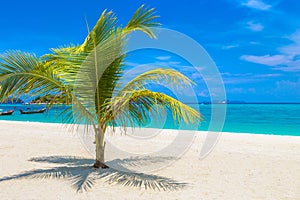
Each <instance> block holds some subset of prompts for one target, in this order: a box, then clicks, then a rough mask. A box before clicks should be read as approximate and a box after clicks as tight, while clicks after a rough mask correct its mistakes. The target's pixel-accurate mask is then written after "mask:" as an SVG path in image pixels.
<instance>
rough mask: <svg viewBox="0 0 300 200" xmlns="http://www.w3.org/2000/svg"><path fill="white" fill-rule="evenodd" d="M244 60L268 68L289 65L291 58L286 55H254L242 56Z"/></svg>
mask: <svg viewBox="0 0 300 200" xmlns="http://www.w3.org/2000/svg"><path fill="white" fill-rule="evenodd" d="M241 59H242V60H245V61H248V62H253V63H257V64H262V65H268V66H277V65H282V64H287V63H288V62H289V58H288V57H287V56H285V55H273V56H271V55H264V56H253V55H243V56H241Z"/></svg>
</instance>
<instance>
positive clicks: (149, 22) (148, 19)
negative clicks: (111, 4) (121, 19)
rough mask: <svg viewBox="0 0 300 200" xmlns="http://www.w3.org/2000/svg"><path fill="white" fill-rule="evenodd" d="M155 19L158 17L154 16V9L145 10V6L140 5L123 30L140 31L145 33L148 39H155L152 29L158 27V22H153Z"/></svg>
mask: <svg viewBox="0 0 300 200" xmlns="http://www.w3.org/2000/svg"><path fill="white" fill-rule="evenodd" d="M157 18H158V16H157V15H155V11H154V8H151V9H147V8H145V5H142V6H141V7H139V8H138V9H137V10H136V11H135V13H134V14H133V16H132V18H131V20H130V21H129V22H128V24H127V25H126V27H125V28H124V31H125V32H131V31H142V32H144V33H146V34H147V35H148V36H149V37H151V38H155V34H154V33H153V28H154V27H158V26H160V24H159V23H158V22H155V21H154V20H155V19H157Z"/></svg>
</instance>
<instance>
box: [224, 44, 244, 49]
mask: <svg viewBox="0 0 300 200" xmlns="http://www.w3.org/2000/svg"><path fill="white" fill-rule="evenodd" d="M239 46H240V45H238V44H231V45H225V46H222V49H224V50H228V49H233V48H237V47H239Z"/></svg>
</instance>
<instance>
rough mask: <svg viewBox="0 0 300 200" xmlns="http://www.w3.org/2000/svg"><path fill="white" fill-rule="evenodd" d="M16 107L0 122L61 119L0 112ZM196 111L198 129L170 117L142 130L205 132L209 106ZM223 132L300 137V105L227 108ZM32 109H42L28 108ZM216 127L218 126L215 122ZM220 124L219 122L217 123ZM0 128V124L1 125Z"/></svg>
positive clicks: (56, 109) (51, 114)
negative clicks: (201, 119)
mask: <svg viewBox="0 0 300 200" xmlns="http://www.w3.org/2000/svg"><path fill="white" fill-rule="evenodd" d="M14 106H16V111H15V112H14V113H13V115H11V116H0V120H12V121H31V122H48V123H62V122H63V117H62V116H61V115H60V114H61V111H62V110H63V108H64V106H56V107H54V108H53V109H51V110H50V111H48V112H47V113H43V114H32V115H21V114H20V113H19V111H18V109H20V108H21V109H26V108H27V107H28V106H26V105H4V104H2V105H0V110H1V109H2V110H9V109H12V108H13V107H14ZM190 106H192V107H199V108H200V111H201V113H202V115H203V117H204V121H203V122H201V124H199V126H197V127H195V126H191V125H186V124H183V125H182V126H180V127H179V126H178V125H176V124H174V122H173V120H172V117H171V115H170V114H167V116H166V118H163V117H156V118H157V119H158V120H157V121H153V122H149V124H147V125H145V127H151V128H165V129H198V130H208V127H209V124H210V116H211V109H212V105H198V104H190ZM226 107H227V112H226V118H225V123H224V127H223V129H222V131H223V132H238V133H256V134H273V135H294V136H300V104H228V105H227V106H226ZM30 108H32V109H39V108H42V106H39V105H30ZM217 123H218V122H217ZM220 123H222V122H220ZM0 127H1V123H0Z"/></svg>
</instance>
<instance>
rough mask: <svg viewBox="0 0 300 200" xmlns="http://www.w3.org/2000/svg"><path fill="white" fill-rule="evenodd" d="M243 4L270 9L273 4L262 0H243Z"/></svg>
mask: <svg viewBox="0 0 300 200" xmlns="http://www.w3.org/2000/svg"><path fill="white" fill-rule="evenodd" d="M242 6H246V7H249V8H253V9H257V10H269V9H270V8H271V7H272V6H271V5H269V4H266V3H264V2H263V1H260V0H248V1H246V2H243V3H242Z"/></svg>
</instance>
